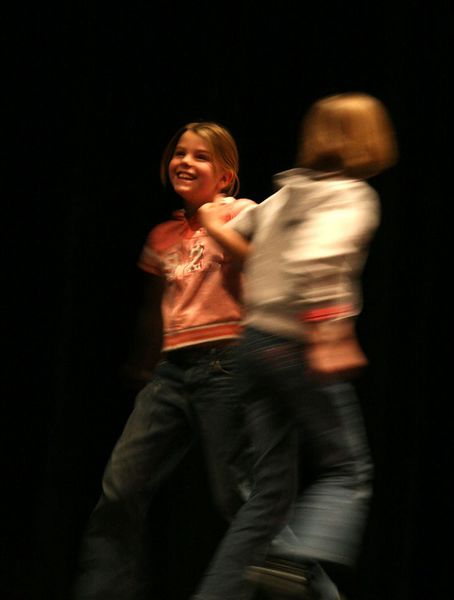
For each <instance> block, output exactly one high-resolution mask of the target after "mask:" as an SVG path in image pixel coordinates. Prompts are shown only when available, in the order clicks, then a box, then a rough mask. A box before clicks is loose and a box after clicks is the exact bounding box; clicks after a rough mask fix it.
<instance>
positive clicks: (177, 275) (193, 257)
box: [164, 241, 205, 281]
mask: <svg viewBox="0 0 454 600" xmlns="http://www.w3.org/2000/svg"><path fill="white" fill-rule="evenodd" d="M204 251H205V245H204V244H202V243H200V242H198V241H196V242H194V244H193V245H192V247H191V248H190V249H189V252H188V256H187V259H185V258H184V257H183V256H182V253H181V252H179V251H175V252H171V253H169V254H167V255H166V256H165V257H164V271H165V274H166V278H167V280H168V281H173V280H175V279H181V278H183V277H184V276H186V275H190V274H191V273H195V272H198V271H202V270H203V267H204V261H203V257H204Z"/></svg>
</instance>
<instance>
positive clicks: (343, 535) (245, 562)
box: [195, 328, 372, 600]
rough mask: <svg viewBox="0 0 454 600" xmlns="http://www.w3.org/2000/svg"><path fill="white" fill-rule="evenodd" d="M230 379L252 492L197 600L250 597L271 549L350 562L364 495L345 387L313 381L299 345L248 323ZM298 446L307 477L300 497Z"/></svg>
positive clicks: (351, 399)
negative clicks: (250, 580) (251, 570)
mask: <svg viewBox="0 0 454 600" xmlns="http://www.w3.org/2000/svg"><path fill="white" fill-rule="evenodd" d="M237 376H238V385H239V392H240V395H241V396H242V401H243V403H244V406H245V417H246V427H247V430H248V434H249V435H250V438H251V441H252V447H253V453H254V456H253V460H254V463H253V470H252V489H251V494H250V496H249V498H248V500H247V501H246V502H245V503H244V505H243V506H242V507H241V509H240V510H239V511H238V513H237V515H236V517H235V518H234V520H233V521H232V523H231V526H230V528H229V530H228V531H227V534H226V535H225V537H224V539H223V540H222V542H221V544H220V546H219V548H218V551H217V553H216V555H215V557H214V559H213V561H212V563H211V565H210V566H209V568H208V570H207V572H206V574H205V576H204V578H203V580H202V582H201V585H200V587H199V590H198V592H197V594H196V596H195V598H196V599H197V600H244V599H246V598H249V597H250V596H251V594H252V590H251V589H250V588H249V587H248V584H247V583H246V581H245V578H244V575H245V572H246V569H247V567H248V566H249V565H251V564H260V563H262V562H263V561H264V560H265V557H266V556H267V555H270V554H271V555H273V556H279V557H283V558H288V559H292V560H296V561H297V562H301V561H307V562H309V563H310V562H311V561H318V560H327V561H333V562H336V561H340V562H341V563H345V564H351V562H352V561H353V560H354V557H355V555H356V552H357V548H358V544H359V539H360V536H361V532H362V528H363V525H364V520H365V515H366V512H367V503H368V500H369V496H370V483H371V473H372V468H371V463H370V459H369V454H368V449H367V444H366V441H365V436H364V432H363V427H362V421H361V417H360V414H359V407H358V404H357V400H356V398H355V395H354V394H353V392H352V389H351V388H350V387H349V386H348V385H346V384H342V383H338V384H333V385H325V386H320V385H317V384H316V383H315V382H314V381H313V380H311V378H310V377H308V376H307V374H306V371H305V366H304V362H303V348H302V346H301V344H298V343H296V342H293V341H291V340H288V339H284V338H279V337H276V336H274V335H269V334H267V333H263V332H260V331H257V330H254V329H251V328H248V329H246V331H245V333H244V336H243V339H242V341H241V343H240V346H239V348H238V365H237ZM301 452H302V455H303V459H304V461H305V462H307V463H308V464H309V465H310V470H311V472H312V478H311V482H310V484H308V485H307V487H305V488H304V492H303V493H302V494H300V495H298V488H299V486H298V483H299V482H298V475H299V473H298V464H299V456H300V453H301ZM287 523H288V526H286V525H287ZM279 532H281V535H280V536H279V537H277V538H276V537H275V536H276V535H277V534H278V533H279ZM273 539H274V540H275V541H274V542H273V543H272V540H273Z"/></svg>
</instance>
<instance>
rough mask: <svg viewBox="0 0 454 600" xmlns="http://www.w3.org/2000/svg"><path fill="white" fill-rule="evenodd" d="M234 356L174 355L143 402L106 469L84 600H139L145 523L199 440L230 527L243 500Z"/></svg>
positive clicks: (77, 593)
mask: <svg viewBox="0 0 454 600" xmlns="http://www.w3.org/2000/svg"><path fill="white" fill-rule="evenodd" d="M233 370H234V349H233V347H232V346H227V345H226V346H224V347H221V348H218V347H212V348H202V347H201V348H199V349H197V348H196V347H194V348H193V349H188V350H181V351H175V352H170V353H168V355H167V357H166V359H165V360H163V361H162V362H161V363H160V364H159V365H158V366H157V368H156V370H155V372H154V377H153V379H152V380H151V382H150V383H149V384H148V385H147V386H146V387H145V388H144V389H143V390H142V391H141V392H140V393H139V395H138V396H137V399H136V402H135V406H134V409H133V411H132V413H131V415H130V417H129V419H128V421H127V423H126V426H125V428H124V430H123V433H122V435H121V436H120V438H119V440H118V442H117V444H116V446H115V448H114V450H113V452H112V455H111V458H110V460H109V463H108V465H107V467H106V470H105V473H104V477H103V482H102V490H103V491H102V495H101V498H100V499H99V502H98V504H97V506H96V507H95V509H94V511H93V513H92V515H91V517H90V519H89V522H88V526H87V529H86V532H85V535H84V537H83V540H82V548H81V554H80V560H79V572H78V575H77V579H76V582H75V587H74V590H73V597H74V598H75V599H76V600H94V599H96V600H133V599H134V600H137V599H139V598H145V597H146V596H145V595H146V585H145V583H144V582H145V581H146V577H142V574H143V569H144V566H143V563H142V561H143V560H144V554H143V548H144V541H145V539H144V538H145V531H146V527H145V523H146V517H147V511H148V509H149V507H150V504H151V500H152V499H153V496H154V494H155V492H156V491H157V489H158V488H159V486H160V484H161V483H162V482H163V481H164V480H165V479H166V478H167V477H169V475H170V474H171V473H172V472H173V470H174V469H175V467H176V466H177V465H178V463H179V462H180V460H181V459H182V458H183V456H184V455H185V453H186V452H187V450H188V449H189V447H190V445H191V443H192V442H193V440H194V438H195V436H199V437H200V440H201V445H202V447H203V450H204V453H205V456H206V463H207V470H208V475H209V479H210V484H211V487H212V491H213V495H214V498H215V502H216V504H217V506H218V508H219V510H220V512H221V513H222V514H223V515H224V516H225V517H226V518H227V519H230V518H231V517H232V515H233V514H235V512H236V510H237V509H238V507H239V506H240V504H241V502H242V499H241V494H240V491H239V488H238V485H237V482H238V481H239V480H238V473H237V472H236V467H235V465H236V463H237V461H236V458H235V448H237V447H238V449H239V450H240V447H239V438H238V431H240V430H241V426H240V422H239V421H240V418H241V415H240V406H239V404H238V401H237V398H236V397H235V396H234V395H233V393H232V391H233V390H232V387H231V373H232V372H233Z"/></svg>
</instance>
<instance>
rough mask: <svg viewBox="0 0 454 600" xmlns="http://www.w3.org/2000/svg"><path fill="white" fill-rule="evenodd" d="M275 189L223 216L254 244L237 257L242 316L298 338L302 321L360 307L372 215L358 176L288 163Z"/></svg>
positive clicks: (375, 206) (374, 200)
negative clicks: (241, 273)
mask: <svg viewBox="0 0 454 600" xmlns="http://www.w3.org/2000/svg"><path fill="white" fill-rule="evenodd" d="M276 182H277V183H278V185H279V186H280V189H279V191H278V192H277V193H275V194H273V195H272V196H270V197H269V198H268V199H266V200H265V201H263V202H262V203H261V204H258V205H257V206H255V207H252V208H251V209H248V210H246V211H244V212H242V213H240V214H239V215H238V216H237V217H235V219H233V220H232V221H230V223H229V225H228V226H229V227H232V228H233V229H235V230H236V231H238V232H239V233H240V234H241V235H243V236H244V237H245V238H247V239H249V240H250V241H251V242H252V244H253V247H254V251H253V252H252V253H251V255H250V257H249V258H248V259H247V261H246V263H245V265H244V302H245V307H246V318H245V323H246V324H247V325H251V326H255V327H257V328H259V329H262V330H265V331H269V332H270V333H274V334H276V335H281V336H285V337H291V338H297V339H304V326H305V323H306V322H308V321H316V320H325V319H333V318H345V317H352V316H355V315H357V314H358V313H359V312H360V310H361V290H360V275H361V272H362V269H363V266H364V263H365V261H366V258H367V251H368V246H369V243H370V240H371V238H372V236H373V235H374V233H375V230H376V228H377V227H378V224H379V221H380V205H379V199H378V195H377V193H376V192H375V190H373V189H372V188H371V187H370V186H369V185H368V184H367V183H366V182H365V181H363V180H359V179H352V178H348V177H346V176H344V175H339V174H332V173H331V174H330V173H319V172H315V171H310V170H307V169H292V170H290V171H286V172H284V173H281V174H279V175H277V176H276Z"/></svg>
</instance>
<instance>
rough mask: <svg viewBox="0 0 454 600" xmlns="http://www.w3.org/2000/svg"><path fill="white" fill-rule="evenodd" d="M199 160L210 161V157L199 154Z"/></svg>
mask: <svg viewBox="0 0 454 600" xmlns="http://www.w3.org/2000/svg"><path fill="white" fill-rule="evenodd" d="M197 158H198V159H199V160H210V157H209V156H208V154H198V155H197Z"/></svg>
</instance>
